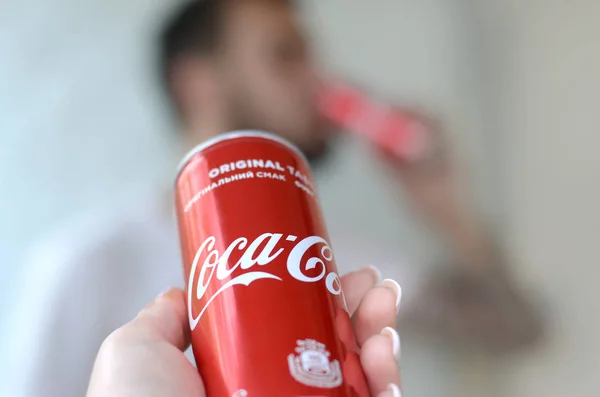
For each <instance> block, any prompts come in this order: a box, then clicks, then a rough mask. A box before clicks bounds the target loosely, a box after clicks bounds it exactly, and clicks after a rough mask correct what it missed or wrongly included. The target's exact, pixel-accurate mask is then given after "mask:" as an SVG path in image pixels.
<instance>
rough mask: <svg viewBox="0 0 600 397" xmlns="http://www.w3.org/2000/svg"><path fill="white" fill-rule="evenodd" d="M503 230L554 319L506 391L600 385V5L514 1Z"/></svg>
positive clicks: (594, 390) (516, 364)
mask: <svg viewBox="0 0 600 397" xmlns="http://www.w3.org/2000/svg"><path fill="white" fill-rule="evenodd" d="M511 3H512V7H513V10H512V13H513V17H514V21H515V26H514V27H515V30H516V34H515V36H517V37H518V38H519V40H518V41H516V42H514V43H513V46H514V54H513V65H512V70H511V80H510V81H511V87H510V91H511V93H512V94H511V95H510V96H509V97H508V98H507V100H508V104H507V105H508V106H507V108H508V110H509V114H508V117H507V120H508V121H509V124H507V127H509V128H507V131H509V132H510V138H509V142H510V143H509V146H510V153H511V156H510V159H511V161H510V169H509V178H508V180H509V181H510V186H509V189H510V192H511V204H510V212H511V213H512V219H511V221H512V222H511V231H510V235H511V236H512V239H513V246H514V247H515V252H516V254H517V255H518V257H519V259H520V262H521V263H523V264H524V265H526V266H525V267H524V268H523V269H522V273H523V274H524V275H525V276H526V277H527V278H528V279H529V280H530V281H531V282H533V283H534V284H535V285H537V287H538V288H540V289H542V290H543V291H544V292H545V293H546V296H547V299H548V309H549V312H550V313H551V314H552V315H553V316H554V318H553V322H552V328H551V329H550V335H549V342H548V345H547V348H546V349H545V350H543V351H540V352H539V353H538V354H537V355H535V356H534V357H529V358H523V359H521V360H515V361H511V362H508V363H506V364H507V365H506V372H505V375H506V382H505V384H506V386H507V388H506V391H505V395H507V396H519V397H520V396H523V397H526V396H551V397H554V396H556V397H559V396H578V397H592V396H597V395H598V390H600V378H599V377H598V368H600V339H599V338H598V335H600V319H599V318H598V313H600V290H599V289H598V282H599V281H600V250H599V247H600V246H599V243H600V234H599V231H600V211H599V210H598V206H599V205H600V156H598V147H599V146H600V134H599V133H600V129H599V127H598V126H599V122H598V120H599V111H598V110H599V103H600V77H599V71H600V46H599V45H598V38H599V37H600V23H599V21H600V2H597V1H583V0H582V1H558V0H555V1H539V0H538V1H536V0H529V1H516V0H514V1H512V2H511Z"/></svg>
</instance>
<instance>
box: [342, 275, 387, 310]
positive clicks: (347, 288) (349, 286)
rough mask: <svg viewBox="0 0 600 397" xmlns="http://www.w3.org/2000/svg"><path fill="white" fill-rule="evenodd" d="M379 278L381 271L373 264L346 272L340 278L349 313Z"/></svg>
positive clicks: (356, 306)
mask: <svg viewBox="0 0 600 397" xmlns="http://www.w3.org/2000/svg"><path fill="white" fill-rule="evenodd" d="M380 278H381V273H380V272H379V269H377V268H376V267H375V266H373V265H369V266H367V267H364V268H362V269H360V270H358V271H356V272H352V273H349V274H346V275H345V276H343V277H342V278H341V282H342V291H343V292H344V297H345V298H346V305H347V306H348V312H349V313H350V315H352V314H353V313H354V312H355V311H356V309H357V308H358V306H359V304H360V302H361V301H362V299H363V298H364V297H365V295H366V294H367V292H368V291H369V290H370V289H371V288H373V287H374V286H375V285H377V283H379V279H380Z"/></svg>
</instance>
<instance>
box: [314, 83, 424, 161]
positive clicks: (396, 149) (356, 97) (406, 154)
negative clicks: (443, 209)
mask: <svg viewBox="0 0 600 397" xmlns="http://www.w3.org/2000/svg"><path fill="white" fill-rule="evenodd" d="M318 105H319V110H320V111H321V113H322V114H323V115H324V116H325V117H326V118H328V119H329V120H331V121H332V122H333V123H335V124H337V125H339V126H341V127H344V128H346V129H348V131H351V132H353V133H355V134H358V135H360V136H363V137H365V138H367V139H369V140H370V141H372V142H373V143H375V144H376V145H378V146H380V147H381V148H383V149H384V150H386V151H388V152H390V153H391V154H393V155H395V156H396V157H398V158H399V159H401V160H404V161H407V162H418V161H424V160H426V159H428V158H429V157H430V156H431V154H432V151H433V149H434V142H433V139H432V138H433V135H432V133H431V131H430V130H429V129H428V128H427V126H426V125H425V123H423V121H422V120H420V119H419V118H418V117H415V115H413V114H410V113H408V112H405V111H402V110H400V109H398V108H394V107H392V106H390V105H389V104H387V103H385V102H382V101H379V100H376V99H374V98H372V97H370V96H368V95H367V94H365V93H364V92H362V91H360V90H359V89H357V88H355V87H353V86H351V85H349V84H346V83H343V82H341V81H330V82H326V83H323V86H322V87H321V90H320V92H319V96H318Z"/></svg>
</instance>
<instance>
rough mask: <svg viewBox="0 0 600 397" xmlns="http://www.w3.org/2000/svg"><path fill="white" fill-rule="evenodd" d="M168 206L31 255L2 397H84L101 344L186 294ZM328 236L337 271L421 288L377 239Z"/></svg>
mask: <svg viewBox="0 0 600 397" xmlns="http://www.w3.org/2000/svg"><path fill="white" fill-rule="evenodd" d="M165 208H166V207H165V206H164V205H162V206H159V205H157V204H156V203H149V204H148V205H145V206H137V207H132V208H126V209H123V210H121V211H118V212H113V213H109V214H106V213H102V214H96V215H95V216H92V217H91V218H88V219H87V220H86V221H84V222H80V223H79V224H78V225H75V226H73V225H71V226H70V227H67V228H65V229H64V230H63V231H61V232H60V233H57V234H56V235H54V236H52V237H51V238H49V239H47V240H46V241H45V242H44V243H43V244H42V245H40V246H38V247H36V248H35V250H34V251H33V252H32V256H31V260H30V261H29V262H28V263H27V264H26V265H25V266H27V271H26V272H24V273H26V274H27V279H26V280H25V281H24V283H23V285H22V286H21V288H19V291H20V296H19V298H18V299H17V300H16V301H15V302H14V304H13V308H14V310H13V311H14V313H15V316H14V318H13V319H12V320H11V326H12V329H14V330H18V334H16V335H14V340H11V344H10V349H11V350H10V351H9V354H8V357H5V358H7V359H8V360H9V361H8V362H10V363H11V367H12V369H13V370H14V372H15V374H14V375H13V376H11V377H10V378H11V379H9V385H8V389H7V390H8V391H9V392H8V394H6V395H7V396H11V397H38V396H50V397H53V396H57V397H81V396H83V395H84V394H85V391H86V388H87V384H88V380H89V375H90V373H91V370H92V366H93V363H94V359H95V356H96V354H97V351H98V349H99V347H100V344H101V343H102V341H103V340H104V338H106V336H108V335H109V334H110V333H111V332H112V331H113V330H114V329H116V328H118V327H119V326H121V325H123V324H124V323H126V322H127V321H129V320H131V319H132V318H134V317H135V315H136V314H137V313H138V311H139V310H140V309H141V308H143V307H144V306H145V305H146V304H147V303H148V302H150V301H151V300H152V299H154V298H155V297H156V296H157V295H158V294H159V293H160V292H163V291H165V290H167V289H169V288H170V287H183V284H184V282H183V281H184V277H183V270H182V266H181V260H180V248H179V242H178V238H177V231H176V223H175V220H174V217H172V216H169V214H168V213H167V211H166V210H165ZM330 237H331V239H332V241H331V244H332V246H333V248H334V252H335V256H336V262H337V264H338V268H339V271H340V273H347V272H349V271H352V270H356V269H358V268H360V267H362V266H365V265H367V264H378V267H379V268H380V270H381V272H382V274H383V277H386V278H394V279H396V280H398V281H399V282H400V283H401V284H403V285H404V294H403V300H404V302H406V297H407V296H410V291H411V287H414V286H415V285H417V281H418V280H417V279H416V277H415V275H416V273H415V272H414V268H413V267H410V266H407V264H406V263H405V262H403V261H402V260H401V259H400V258H392V257H391V256H389V255H387V256H386V253H385V252H386V251H385V250H384V249H380V248H377V247H376V246H374V245H372V244H370V242H369V241H374V240H375V239H374V238H370V239H369V238H365V237H364V236H358V235H356V234H355V233H352V235H348V234H343V233H337V232H334V233H331V236H330ZM375 237H376V236H375ZM429 365H431V364H429ZM434 365H435V364H434ZM432 372H434V373H435V375H436V376H438V379H440V375H441V373H440V372H439V371H437V370H433V369H432ZM430 374H431V373H430ZM426 378H427V377H426V376H425V377H424V379H426ZM427 382H429V381H427ZM429 383H430V382H429ZM428 395H429V396H432V397H433V396H437V395H438V394H428ZM439 396H440V397H442V396H443V394H439ZM444 397H446V396H444Z"/></svg>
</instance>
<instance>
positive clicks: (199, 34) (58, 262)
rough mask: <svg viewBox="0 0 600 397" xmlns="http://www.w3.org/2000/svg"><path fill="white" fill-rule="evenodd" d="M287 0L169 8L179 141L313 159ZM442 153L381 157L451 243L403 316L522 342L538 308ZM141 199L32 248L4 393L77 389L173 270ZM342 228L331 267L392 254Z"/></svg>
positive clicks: (166, 75)
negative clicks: (444, 260) (418, 161)
mask: <svg viewBox="0 0 600 397" xmlns="http://www.w3.org/2000/svg"><path fill="white" fill-rule="evenodd" d="M294 11H295V10H294V6H293V4H292V2H291V1H285V0H204V1H199V2H193V3H191V4H189V5H188V6H186V7H185V8H184V9H183V10H181V11H180V12H179V13H178V14H177V15H176V16H175V17H174V18H173V19H172V20H171V22H170V23H169V25H168V28H167V29H166V31H165V32H164V35H163V36H162V41H161V54H162V55H161V60H162V76H163V80H164V85H165V88H166V91H167V93H168V95H169V98H170V99H171V102H172V104H173V109H174V111H175V114H176V115H177V117H178V119H179V122H180V130H181V138H182V140H183V141H184V142H185V145H186V146H188V147H190V148H191V147H193V146H194V145H196V144H198V143H200V142H202V141H204V140H206V139H208V138H211V137H213V136H215V135H217V134H220V133H222V132H226V131H230V130H235V129H259V130H266V131H273V132H275V133H278V134H280V135H282V136H283V137H285V138H287V139H289V140H290V141H292V142H294V143H295V144H296V145H298V146H299V147H300V148H301V150H303V151H304V152H305V153H306V155H307V157H308V158H309V159H310V160H311V161H312V162H313V166H318V164H319V162H318V160H321V159H322V158H323V157H324V156H325V154H326V153H327V149H328V147H329V144H330V142H331V141H330V137H329V135H328V134H327V131H328V128H329V127H328V125H327V123H326V122H325V121H324V120H323V118H322V117H321V116H320V115H319V112H318V111H317V106H316V102H315V95H316V92H317V86H318V80H317V76H316V74H315V71H314V65H313V63H312V59H311V54H310V51H309V47H308V45H307V43H306V41H305V39H304V36H303V34H302V31H301V30H300V29H299V27H298V25H297V22H296V20H295V17H296V15H295V12H294ZM446 154H447V153H441V154H440V155H439V158H437V159H435V161H433V162H432V163H431V164H430V165H429V166H427V167H425V169H423V168H422V167H416V168H413V167H411V166H410V165H407V164H401V163H399V162H396V161H393V160H390V165H391V166H392V167H393V168H394V171H395V173H396V176H397V180H398V183H399V184H400V185H402V186H403V188H404V189H405V191H406V192H407V193H408V194H409V195H410V197H411V198H412V200H413V202H414V204H415V206H416V208H418V209H419V210H420V211H421V212H422V213H423V215H424V216H425V217H426V218H428V219H429V220H430V221H431V224H432V225H434V226H435V227H436V228H437V230H439V231H440V233H441V234H442V235H443V236H444V237H445V240H446V242H447V243H448V246H450V247H451V248H452V262H453V266H446V267H445V268H444V269H445V270H444V271H443V272H439V273H437V274H436V275H435V276H434V277H432V278H431V279H429V281H428V282H426V283H425V284H424V285H423V286H422V289H421V290H420V292H419V294H418V295H417V296H416V299H409V300H408V302H409V303H411V302H412V305H408V306H406V307H405V308H404V309H403V310H401V312H404V313H407V316H408V317H407V319H405V320H403V322H404V323H405V324H408V325H410V326H414V327H418V329H419V330H422V331H426V332H428V333H432V334H436V336H439V337H443V338H446V339H449V340H451V341H453V342H455V343H468V344H469V345H471V346H479V347H484V348H488V349H506V348H509V347H515V346H520V345H523V344H527V343H529V342H531V341H532V340H534V339H535V338H536V337H537V336H538V333H539V328H540V327H539V322H538V321H537V316H536V314H535V313H534V312H533V311H532V310H531V308H530V306H529V305H528V303H527V302H525V301H524V300H523V299H522V298H521V297H520V295H519V294H517V293H516V288H515V287H514V286H513V284H512V282H511V281H510V278H509V277H508V276H507V271H506V270H507V269H506V268H505V264H504V262H503V257H502V255H501V254H500V252H499V251H498V249H497V247H496V246H495V244H494V242H493V240H492V239H491V237H490V235H489V234H488V233H487V232H486V230H484V229H482V227H481V223H480V222H479V220H477V219H475V217H474V215H473V213H472V211H471V210H470V208H469V205H468V203H467V201H466V200H464V198H461V193H462V192H461V191H460V189H459V190H457V186H456V178H455V175H454V173H453V170H452V167H451V166H452V164H451V162H450V161H449V159H448V158H447V156H446ZM139 203H143V204H139ZM139 203H138V205H137V206H135V207H134V208H127V209H125V210H123V211H122V212H119V213H113V214H107V215H106V216H105V217H102V219H93V220H91V221H90V222H88V223H87V224H85V225H83V226H80V227H78V228H75V229H73V230H70V231H68V232H67V233H65V234H64V235H63V236H62V237H60V238H57V239H54V240H52V241H49V242H47V243H46V244H45V245H44V246H42V247H40V248H39V249H38V250H37V251H36V253H35V256H34V259H33V263H31V264H28V265H27V266H28V270H29V271H30V272H31V273H30V274H31V276H30V279H29V280H28V285H27V286H26V291H25V293H26V295H25V296H24V298H23V299H22V300H21V301H19V302H17V304H18V305H21V307H22V308H21V309H20V310H19V309H17V310H16V312H19V311H20V312H22V313H24V314H26V316H27V317H25V316H24V317H23V318H21V319H19V320H18V321H20V324H19V326H18V329H21V330H24V332H25V333H24V334H23V335H21V336H20V338H18V339H17V340H16V341H15V352H18V354H17V355H18V357H17V358H15V360H17V359H18V360H17V361H15V365H16V366H18V367H19V370H20V374H19V376H17V377H15V379H13V381H14V385H15V388H14V390H15V392H14V394H10V395H15V396H27V397H28V396H32V397H33V396H40V395H45V396H61V397H70V396H81V395H83V394H84V393H85V388H86V385H87V382H88V378H89V374H90V372H91V367H92V363H93V359H94V357H95V355H96V352H97V349H98V348H99V345H100V343H101V341H102V340H103V339H104V338H105V337H106V336H107V335H108V334H109V333H110V332H111V331H112V330H114V329H115V328H117V327H118V326H120V325H121V324H122V323H124V322H126V321H127V320H128V319H129V318H131V316H132V315H134V314H135V313H137V312H138V311H139V309H140V308H141V307H142V306H143V305H144V304H145V302H147V301H148V300H151V299H152V298H153V297H154V296H155V295H156V294H157V293H158V292H160V291H161V290H166V289H168V287H171V286H180V285H181V284H182V281H183V280H182V276H181V270H180V266H179V265H178V263H179V261H180V259H179V258H180V256H179V247H178V242H177V235H176V228H175V221H174V219H173V215H172V202H171V199H170V194H167V193H162V194H159V195H157V196H156V197H152V196H148V195H144V196H142V197H140V199H139ZM354 234H355V233H354V232H353V231H352V232H351V233H350V234H349V235H347V236H339V235H338V236H336V235H333V236H332V239H333V241H334V244H333V246H334V247H335V248H336V257H337V262H338V265H339V267H340V270H341V271H342V272H347V271H350V270H356V269H357V268H359V267H362V266H363V265H366V264H369V263H374V264H377V263H397V261H395V260H394V259H395V258H393V257H391V256H390V255H387V256H386V255H383V256H382V253H381V250H378V249H374V248H373V246H369V245H368V244H365V243H362V242H359V243H357V241H359V240H358V239H357V238H356V237H355V238H354V239H353V235H354ZM380 270H381V272H383V273H384V274H385V275H386V276H387V277H393V278H397V279H398V280H400V282H401V283H402V282H407V283H408V282H410V281H408V280H406V278H405V274H410V272H411V271H414V270H415V269H407V268H406V266H401V264H400V263H397V264H394V265H390V266H388V267H385V268H381V269H380ZM21 342H23V344H25V347H24V346H22V345H21ZM21 366H22V367H23V369H24V370H23V371H21ZM432 375H433V374H432ZM408 383H410V380H408Z"/></svg>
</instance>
